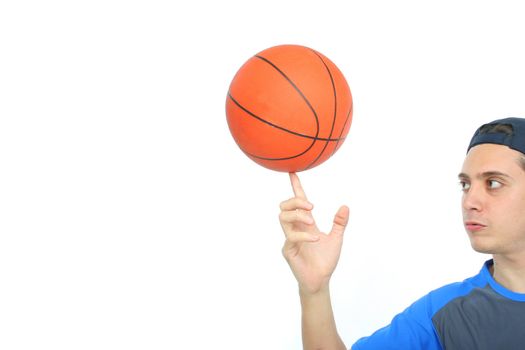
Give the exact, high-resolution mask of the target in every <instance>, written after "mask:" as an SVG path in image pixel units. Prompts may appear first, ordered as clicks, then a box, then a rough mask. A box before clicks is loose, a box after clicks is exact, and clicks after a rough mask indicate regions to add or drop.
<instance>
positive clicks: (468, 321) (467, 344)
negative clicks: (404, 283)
mask: <svg viewBox="0 0 525 350" xmlns="http://www.w3.org/2000/svg"><path fill="white" fill-rule="evenodd" d="M492 264H493V261H492V260H489V261H487V262H486V263H485V264H484V265H483V268H482V269H481V271H480V272H479V274H477V275H476V276H474V277H471V278H468V279H466V280H464V281H463V282H458V283H453V284H450V285H447V286H444V287H441V288H439V289H436V290H434V291H432V292H430V293H429V294H427V295H426V296H424V297H423V298H421V299H419V300H418V301H416V302H415V303H414V304H412V305H411V306H409V307H408V308H407V309H406V310H405V311H403V312H402V313H401V314H399V315H397V316H396V317H394V319H393V320H392V322H391V324H390V325H388V326H386V327H384V328H382V329H380V330H378V331H377V332H375V333H374V334H372V335H371V336H369V337H366V338H361V339H359V340H358V341H357V342H356V343H355V344H354V345H353V346H352V350H372V349H373V350H389V349H399V350H411V349H418V350H434V349H436V350H438V349H439V350H456V349H457V350H470V349H472V350H474V349H475V350H485V349H487V350H488V349H490V350H515V349H525V294H519V293H514V292H512V291H510V290H508V289H506V288H505V287H503V286H501V285H500V284H498V283H497V282H496V281H495V280H494V278H492V276H491V274H490V267H491V266H492Z"/></svg>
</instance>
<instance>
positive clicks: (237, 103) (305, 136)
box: [228, 92, 339, 142]
mask: <svg viewBox="0 0 525 350" xmlns="http://www.w3.org/2000/svg"><path fill="white" fill-rule="evenodd" d="M228 97H229V98H230V99H231V100H232V101H233V103H235V104H236V105H237V106H238V107H239V108H240V109H242V110H243V111H244V112H246V113H248V114H249V115H250V116H252V117H254V118H255V119H257V120H259V121H261V122H263V123H265V124H268V125H270V126H272V127H274V128H276V129H279V130H282V131H284V132H287V133H289V134H293V135H296V136H299V137H304V138H307V139H312V140H318V141H328V142H330V141H339V139H332V138H325V137H315V136H310V135H305V134H301V133H298V132H295V131H292V130H289V129H286V128H283V127H282V126H279V125H276V124H273V123H271V122H269V121H267V120H265V119H263V118H261V117H259V116H258V115H256V114H255V113H252V112H251V111H249V110H248V109H247V108H246V107H244V106H243V105H241V104H240V103H239V101H237V100H236V99H235V98H234V97H233V96H232V95H231V93H230V92H228Z"/></svg>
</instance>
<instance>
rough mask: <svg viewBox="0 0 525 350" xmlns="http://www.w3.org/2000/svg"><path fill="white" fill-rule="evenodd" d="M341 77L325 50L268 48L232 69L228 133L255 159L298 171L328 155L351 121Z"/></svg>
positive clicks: (346, 89) (348, 98) (348, 96)
mask: <svg viewBox="0 0 525 350" xmlns="http://www.w3.org/2000/svg"><path fill="white" fill-rule="evenodd" d="M352 107H353V103H352V94H351V92H350V88H349V86H348V83H347V82H346V79H345V77H344V76H343V74H342V73H341V71H340V70H339V69H338V68H337V66H336V65H335V64H334V63H332V61H330V60H329V59H328V58H327V57H325V56H324V55H323V54H321V53H319V52H317V51H315V50H313V49H310V48H307V47H304V46H298V45H281V46H275V47H271V48H269V49H266V50H264V51H262V52H260V53H258V54H256V55H255V56H253V57H252V58H250V59H249V60H248V61H247V62H246V63H245V64H244V65H243V66H242V67H241V68H240V69H239V70H238V72H237V73H236V75H235V77H234V78H233V81H232V82H231V84H230V88H229V91H228V96H227V100H226V117H227V121H228V126H229V128H230V132H231V134H232V136H233V138H234V139H235V141H236V143H237V145H238V146H239V148H240V149H241V150H242V151H243V152H244V153H245V154H246V155H247V156H248V157H249V158H251V159H252V160H253V161H255V162H256V163H258V164H260V165H262V166H264V167H266V168H269V169H272V170H276V171H283V172H299V171H304V170H307V169H311V168H313V167H315V166H318V165H319V164H321V163H323V162H324V161H326V160H327V159H328V158H330V157H331V156H332V155H333V154H334V153H335V152H336V151H337V150H338V149H339V147H341V145H342V144H343V141H344V140H345V138H346V136H347V134H348V131H349V129H350V125H351V123H352V111H353V109H352Z"/></svg>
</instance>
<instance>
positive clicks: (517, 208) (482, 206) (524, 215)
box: [459, 144, 525, 257]
mask: <svg viewBox="0 0 525 350" xmlns="http://www.w3.org/2000/svg"><path fill="white" fill-rule="evenodd" d="M521 155H522V154H521V153H519V152H517V151H515V150H512V149H510V148H508V147H507V146H502V145H494V144H481V145H478V146H475V147H473V148H471V149H470V151H469V152H468V154H467V156H466V158H465V161H464V163H463V168H462V170H461V173H460V174H459V180H460V183H461V184H462V188H463V199H462V207H463V221H464V224H465V229H466V230H467V233H468V236H469V238H470V243H471V245H472V248H473V249H474V250H476V251H478V252H481V253H489V254H504V255H508V256H509V257H510V256H511V255H514V254H525V170H523V169H522V168H521V166H520V164H519V162H518V160H519V158H520V156H521Z"/></svg>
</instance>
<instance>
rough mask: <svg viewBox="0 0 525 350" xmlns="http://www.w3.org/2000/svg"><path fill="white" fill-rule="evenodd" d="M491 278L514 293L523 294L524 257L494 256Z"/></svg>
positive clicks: (524, 286) (524, 277)
mask: <svg viewBox="0 0 525 350" xmlns="http://www.w3.org/2000/svg"><path fill="white" fill-rule="evenodd" d="M491 272H492V277H493V278H494V279H495V280H496V282H498V283H499V284H501V285H502V286H503V287H505V288H507V289H509V290H511V291H513V292H514V293H521V294H525V257H524V256H520V257H509V256H503V255H494V265H493V266H492V271H491Z"/></svg>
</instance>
